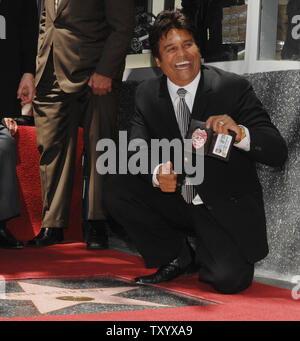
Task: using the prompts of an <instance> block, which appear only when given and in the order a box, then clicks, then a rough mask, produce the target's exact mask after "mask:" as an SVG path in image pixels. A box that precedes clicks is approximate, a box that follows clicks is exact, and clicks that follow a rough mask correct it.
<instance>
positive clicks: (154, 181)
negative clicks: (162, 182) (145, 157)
mask: <svg viewBox="0 0 300 341" xmlns="http://www.w3.org/2000/svg"><path fill="white" fill-rule="evenodd" d="M161 165H162V163H160V164H159V165H157V166H156V167H155V168H154V171H153V176H152V184H153V186H154V187H159V182H158V180H157V174H158V170H159V167H160V166H161Z"/></svg>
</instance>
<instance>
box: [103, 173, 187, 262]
mask: <svg viewBox="0 0 300 341" xmlns="http://www.w3.org/2000/svg"><path fill="white" fill-rule="evenodd" d="M104 200H105V204H106V208H107V210H108V211H109V213H110V215H111V216H112V217H113V219H115V220H116V221H117V222H118V223H119V224H120V225H122V226H123V227H124V228H125V230H126V231H127V233H128V235H129V237H130V238H131V240H132V241H133V242H134V244H135V246H136V248H137V250H138V251H139V252H140V254H141V255H142V256H143V258H144V261H145V264H146V266H147V267H150V268H151V267H159V266H162V265H166V264H168V263H169V262H170V261H172V260H173V259H175V258H177V257H180V258H181V259H182V260H183V262H185V263H186V264H182V265H187V264H189V263H190V261H191V257H190V252H189V250H188V247H187V243H186V232H187V229H188V225H189V223H188V220H187V214H186V212H187V211H186V206H185V202H184V201H183V199H182V198H181V196H180V195H179V194H174V193H172V194H165V193H163V192H162V191H161V190H160V189H158V188H153V187H152V186H151V184H149V183H147V182H146V181H144V180H143V179H141V178H140V177H139V176H133V175H115V176H112V177H110V178H109V179H107V183H106V184H105V187H104ZM184 258H185V259H184Z"/></svg>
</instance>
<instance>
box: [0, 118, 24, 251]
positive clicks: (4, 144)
mask: <svg viewBox="0 0 300 341" xmlns="http://www.w3.org/2000/svg"><path fill="white" fill-rule="evenodd" d="M16 156H17V151H16V141H15V139H14V138H13V137H12V136H11V134H10V132H9V131H8V129H7V128H6V127H5V126H4V125H3V124H1V122H0V248H10V249H21V248H23V247H24V244H23V243H22V242H21V241H18V240H16V239H15V238H14V236H13V235H12V234H11V233H10V231H9V230H8V229H7V228H6V221H8V220H9V219H10V218H13V217H15V216H17V215H19V214H20V204H19V193H18V180H17V172H16Z"/></svg>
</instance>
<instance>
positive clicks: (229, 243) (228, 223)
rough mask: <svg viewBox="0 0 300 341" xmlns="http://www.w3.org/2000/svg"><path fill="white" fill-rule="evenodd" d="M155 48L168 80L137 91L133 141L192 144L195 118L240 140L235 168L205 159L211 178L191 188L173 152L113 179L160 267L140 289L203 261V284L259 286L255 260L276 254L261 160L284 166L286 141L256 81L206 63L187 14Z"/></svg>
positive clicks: (116, 213) (226, 289)
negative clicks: (192, 238) (181, 182)
mask: <svg viewBox="0 0 300 341" xmlns="http://www.w3.org/2000/svg"><path fill="white" fill-rule="evenodd" d="M150 42H151V48H152V53H153V56H154V58H155V60H156V62H157V65H158V66H159V67H160V68H161V70H162V71H163V76H161V77H158V78H155V79H150V80H146V81H144V82H143V83H142V84H140V86H139V87H138V89H137V92H136V110H135V114H134V117H133V119H132V123H131V131H130V140H134V139H143V140H145V141H146V142H147V143H148V145H150V141H152V140H153V139H158V140H162V139H167V140H168V141H171V140H173V139H180V140H181V141H182V142H183V138H184V137H185V136H186V132H187V129H188V124H189V122H190V119H194V120H197V121H203V122H205V123H206V127H207V128H211V129H212V130H213V131H214V132H217V133H219V134H226V135H227V134H229V130H230V131H233V132H234V133H235V134H236V135H235V143H234V145H233V147H232V150H231V154H230V159H229V161H228V162H225V161H223V160H219V159H217V158H214V157H211V156H205V157H204V180H203V182H202V183H201V184H200V185H197V186H186V185H185V186H183V187H182V191H178V179H179V177H178V174H176V173H175V172H174V171H173V166H174V160H173V159H172V156H171V159H170V160H168V161H167V162H166V160H163V161H162V164H159V163H158V165H157V167H155V168H153V171H151V172H149V174H147V175H145V174H138V175H130V174H129V175H115V176H112V177H111V178H110V180H109V181H108V182H107V184H106V190H105V202H106V206H107V208H108V210H109V212H110V214H111V215H112V217H113V218H114V219H115V220H116V221H118V223H120V224H121V225H123V226H124V228H125V229H126V231H127V232H128V234H129V236H130V238H131V239H132V241H133V242H134V243H135V245H136V247H137V249H138V251H139V252H140V254H141V255H142V256H143V258H144V261H145V265H146V267H149V268H158V270H157V271H156V272H155V273H153V274H152V275H149V276H142V277H138V278H136V279H135V281H136V282H137V283H140V284H153V283H159V282H163V281H169V280H171V279H174V278H175V277H177V276H179V275H181V274H184V273H186V272H187V271H190V270H191V268H192V267H191V266H192V265H195V264H196V265H197V269H198V271H199V280H200V281H203V282H206V283H209V284H211V285H212V286H213V288H214V289H215V290H216V291H218V292H220V293H226V294H232V293H237V292H239V291H241V290H244V289H246V288H247V287H249V286H250V285H251V283H252V280H253V273H254V263H255V262H257V261H259V260H261V259H263V258H264V257H265V256H266V255H267V253H268V244H267V236H266V221H265V212H264V203H263V196H262V189H261V185H260V183H259V180H258V176H257V172H256V162H261V163H264V164H266V165H270V166H275V167H276V166H281V165H283V163H284V162H285V160H286V157H287V147H286V144H285V141H284V140H283V138H282V136H281V135H280V133H279V131H278V130H277V128H276V127H275V126H274V125H273V124H272V122H271V120H270V118H269V116H268V114H267V112H266V111H265V109H264V108H263V106H262V104H261V102H260V101H259V100H258V98H257V97H256V95H255V93H254V91H253V89H252V87H251V85H250V84H249V82H248V81H247V80H245V79H244V78H242V77H241V76H238V75H236V74H233V73H229V72H225V71H222V70H220V69H217V68H215V67H209V66H204V65H201V56H200V52H199V49H198V46H197V45H196V43H195V40H194V36H193V28H192V27H191V26H190V24H189V22H188V21H187V19H186V18H185V16H184V15H183V14H182V13H181V12H180V11H174V12H173V11H164V12H162V13H161V14H160V15H159V16H158V17H157V19H156V21H155V23H154V26H153V30H152V32H151V36H150ZM187 112H189V115H190V119H187V118H186V117H187V116H186V114H187ZM183 189H185V192H184V191H183ZM187 193H192V194H193V195H192V196H191V195H190V197H188V196H187ZM190 231H193V232H194V233H195V235H196V237H197V238H196V240H197V245H196V250H195V252H194V248H191V247H190V245H189V244H188V243H187V235H188V234H189V233H190Z"/></svg>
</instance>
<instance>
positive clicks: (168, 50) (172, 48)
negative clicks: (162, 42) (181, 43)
mask: <svg viewBox="0 0 300 341" xmlns="http://www.w3.org/2000/svg"><path fill="white" fill-rule="evenodd" d="M174 51H175V47H171V48H169V49H167V52H174Z"/></svg>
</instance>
